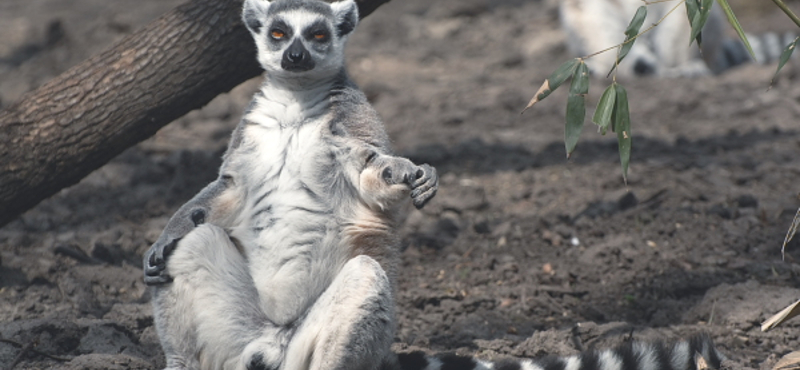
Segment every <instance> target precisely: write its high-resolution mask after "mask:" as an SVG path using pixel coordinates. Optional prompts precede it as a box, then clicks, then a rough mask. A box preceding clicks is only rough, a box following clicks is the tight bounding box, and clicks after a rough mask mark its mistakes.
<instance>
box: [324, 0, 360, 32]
mask: <svg viewBox="0 0 800 370" xmlns="http://www.w3.org/2000/svg"><path fill="white" fill-rule="evenodd" d="M331 9H333V17H334V18H335V19H336V31H337V33H338V34H339V37H342V36H345V35H347V34H349V33H350V32H353V30H354V29H355V28H356V25H357V24H358V5H357V4H356V2H355V1H353V0H342V1H337V2H334V3H331Z"/></svg>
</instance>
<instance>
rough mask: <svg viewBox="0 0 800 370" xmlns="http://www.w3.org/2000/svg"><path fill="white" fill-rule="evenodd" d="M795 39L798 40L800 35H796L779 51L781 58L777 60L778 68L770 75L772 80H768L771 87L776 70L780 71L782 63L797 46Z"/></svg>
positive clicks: (776, 74) (784, 62) (776, 75)
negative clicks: (781, 51)
mask: <svg viewBox="0 0 800 370" xmlns="http://www.w3.org/2000/svg"><path fill="white" fill-rule="evenodd" d="M797 40H800V37H796V38H795V39H794V41H792V42H791V43H789V45H787V46H786V49H783V53H781V58H780V60H779V62H778V70H777V71H775V75H774V76H772V80H771V81H769V86H770V87H772V84H773V83H774V82H775V78H777V77H778V72H780V71H781V68H783V66H784V64H786V62H788V61H789V58H791V57H792V53H793V52H794V48H795V47H796V46H797Z"/></svg>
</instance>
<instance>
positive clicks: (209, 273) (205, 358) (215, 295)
mask: <svg viewBox="0 0 800 370" xmlns="http://www.w3.org/2000/svg"><path fill="white" fill-rule="evenodd" d="M167 264H168V268H169V271H170V274H171V275H172V277H173V279H174V280H173V282H172V283H170V284H165V285H159V286H155V287H154V288H153V316H154V318H155V324H156V330H157V331H158V335H159V338H160V339H161V345H162V347H163V348H164V354H165V355H166V359H167V368H168V369H235V368H237V367H238V366H240V355H241V353H242V351H243V350H244V348H245V346H247V344H248V343H249V342H251V341H252V340H254V339H256V338H257V337H259V336H260V335H262V332H263V331H264V330H268V329H269V328H270V326H269V325H268V323H267V322H266V318H265V316H264V315H263V314H262V313H261V311H260V309H259V307H258V294H257V293H256V290H255V286H254V284H253V281H252V278H251V277H250V275H249V274H248V269H247V264H246V261H245V259H244V257H243V256H242V255H241V254H240V253H239V251H238V250H237V249H236V247H235V245H234V244H233V243H232V242H231V241H230V239H229V237H228V234H227V233H226V232H225V231H224V230H222V229H221V228H219V227H217V226H213V225H209V224H204V225H200V226H198V227H197V228H195V229H194V230H192V231H191V232H190V233H189V234H187V235H186V236H185V237H184V238H183V239H181V240H180V241H179V242H178V244H177V246H176V247H175V251H174V252H173V254H172V256H171V257H170V259H169V261H168V263H167Z"/></svg>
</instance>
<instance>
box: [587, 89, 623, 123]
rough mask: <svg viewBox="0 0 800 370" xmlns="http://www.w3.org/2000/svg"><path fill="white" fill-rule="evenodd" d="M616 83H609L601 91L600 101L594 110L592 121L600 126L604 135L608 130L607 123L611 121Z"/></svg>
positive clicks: (615, 95)
mask: <svg viewBox="0 0 800 370" xmlns="http://www.w3.org/2000/svg"><path fill="white" fill-rule="evenodd" d="M614 85H616V83H614V84H611V85H610V86H608V88H606V91H604V92H603V96H601V97H600V101H599V102H598V103H597V109H596V110H595V111H594V117H593V118H592V122H594V123H595V124H596V125H597V126H599V128H600V133H601V134H603V135H605V134H606V130H608V125H609V124H610V123H611V113H613V112H614V102H615V101H616V97H617V91H616V90H615V88H614Z"/></svg>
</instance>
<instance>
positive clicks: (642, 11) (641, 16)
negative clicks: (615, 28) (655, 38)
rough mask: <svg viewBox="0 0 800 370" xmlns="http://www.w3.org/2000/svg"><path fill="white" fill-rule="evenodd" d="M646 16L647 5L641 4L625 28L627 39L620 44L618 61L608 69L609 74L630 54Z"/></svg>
mask: <svg viewBox="0 0 800 370" xmlns="http://www.w3.org/2000/svg"><path fill="white" fill-rule="evenodd" d="M645 18H647V7H646V6H640V7H639V9H636V14H634V15H633V19H631V23H630V24H628V28H627V29H625V41H624V42H623V43H622V46H620V49H619V54H618V55H617V63H615V64H614V65H613V66H612V67H611V70H610V71H608V74H609V75H611V72H614V69H615V68H617V64H619V63H620V62H622V59H625V56H627V55H628V52H629V51H630V50H631V48H632V47H633V43H634V42H636V39H635V38H634V37H636V35H638V34H639V30H640V29H641V28H642V24H644V20H645Z"/></svg>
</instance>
